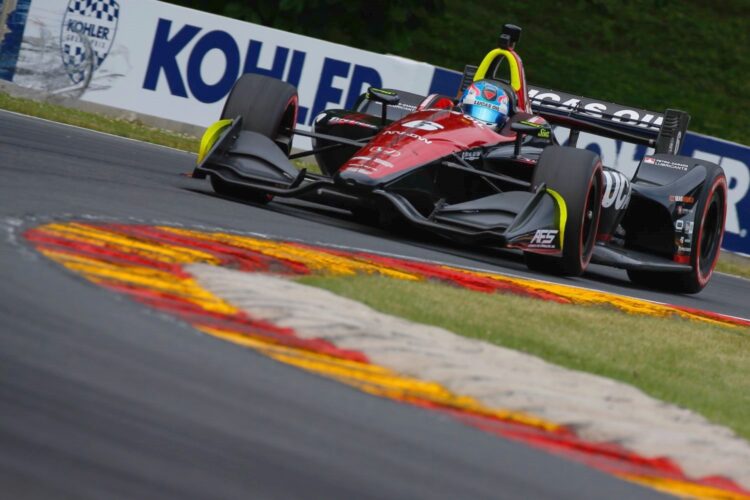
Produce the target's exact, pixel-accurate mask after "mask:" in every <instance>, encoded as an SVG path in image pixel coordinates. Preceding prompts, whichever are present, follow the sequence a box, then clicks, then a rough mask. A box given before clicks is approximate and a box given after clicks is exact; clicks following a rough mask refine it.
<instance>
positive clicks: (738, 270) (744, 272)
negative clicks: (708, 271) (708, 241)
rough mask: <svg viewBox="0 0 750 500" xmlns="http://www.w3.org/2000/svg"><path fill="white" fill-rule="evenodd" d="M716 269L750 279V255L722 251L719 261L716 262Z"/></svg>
mask: <svg viewBox="0 0 750 500" xmlns="http://www.w3.org/2000/svg"><path fill="white" fill-rule="evenodd" d="M716 270H717V271H719V272H721V273H726V274H734V275H735V276H742V277H743V278H748V279H750V257H743V256H742V255H736V254H733V253H729V252H722V253H721V255H720V256H719V262H717V263H716Z"/></svg>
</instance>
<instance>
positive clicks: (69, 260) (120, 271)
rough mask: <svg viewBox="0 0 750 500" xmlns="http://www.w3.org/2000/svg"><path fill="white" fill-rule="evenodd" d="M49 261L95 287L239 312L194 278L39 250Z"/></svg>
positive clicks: (228, 311)
mask: <svg viewBox="0 0 750 500" xmlns="http://www.w3.org/2000/svg"><path fill="white" fill-rule="evenodd" d="M40 252H41V253H42V254H44V255H45V256H47V257H49V258H50V259H52V260H54V261H56V262H58V263H59V264H61V265H63V266H64V267H65V268H67V269H70V270H71V271H74V272H76V273H78V274H81V275H83V276H84V277H85V278H87V279H88V280H90V281H93V282H95V283H99V284H102V283H112V284H126V285H131V286H136V287H141V288H144V289H147V290H151V291H156V292H164V293H169V294H171V295H176V296H178V297H180V298H181V299H183V300H187V301H188V302H190V303H191V304H194V305H196V306H199V307H202V308H203V309H205V310H207V311H211V312H215V313H220V314H236V313H237V312H238V309H237V308H235V307H234V306H232V305H231V304H229V303H228V302H226V301H225V300H223V299H220V298H218V297H216V296H215V295H214V294H212V293H211V292H209V291H208V290H206V289H205V288H203V287H201V286H200V285H199V284H198V282H197V281H195V280H194V279H193V278H179V277H177V276H175V275H174V274H171V273H167V272H163V271H158V270H156V269H154V268H152V267H145V266H132V265H118V264H109V263H106V262H104V261H100V260H95V259H91V258H87V257H81V256H74V255H71V254H67V253H62V252H55V251H52V250H46V249H40Z"/></svg>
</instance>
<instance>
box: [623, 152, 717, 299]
mask: <svg viewBox="0 0 750 500" xmlns="http://www.w3.org/2000/svg"><path fill="white" fill-rule="evenodd" d="M706 168H708V169H709V170H708V173H707V175H706V182H705V184H704V187H703V189H702V190H701V194H700V198H699V199H698V202H697V203H696V205H695V208H694V210H695V214H696V219H695V224H694V228H695V229H694V233H693V237H694V240H693V247H692V251H691V252H690V266H691V267H692V269H691V271H690V272H688V273H665V272H649V271H637V270H628V277H629V278H630V280H631V281H632V282H633V283H636V284H638V285H641V286H645V287H648V288H656V289H660V290H666V291H670V292H675V293H698V292H700V291H701V290H703V288H705V286H706V285H707V284H708V281H709V280H710V279H711V275H712V274H713V271H714V267H716V261H717V260H718V259H719V253H720V251H721V240H722V239H723V237H724V223H725V221H726V211H727V179H726V176H725V175H724V171H723V170H722V169H721V168H720V167H718V166H716V165H712V166H711V168H709V167H708V166H707V167H706Z"/></svg>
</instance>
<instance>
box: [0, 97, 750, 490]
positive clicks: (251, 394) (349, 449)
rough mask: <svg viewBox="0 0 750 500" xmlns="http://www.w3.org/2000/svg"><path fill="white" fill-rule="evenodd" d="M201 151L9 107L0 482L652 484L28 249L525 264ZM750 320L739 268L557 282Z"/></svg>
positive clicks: (45, 485) (0, 128) (1, 274)
mask: <svg viewBox="0 0 750 500" xmlns="http://www.w3.org/2000/svg"><path fill="white" fill-rule="evenodd" d="M193 162H194V156H193V155H190V154H187V153H183V152H178V151H174V150H170V149H167V148H162V147H158V146H153V145H148V144H144V143H139V142H135V141H129V140H125V139H121V138H117V137H111V136H107V135H103V134H98V133H94V132H90V131H86V130H82V129H76V128H73V127H67V126H63V125H59V124H54V123H49V122H45V121H41V120H37V119H33V118H28V117H22V116H18V115H14V114H10V113H6V112H3V111H0V230H1V231H2V234H0V238H1V240H0V241H1V243H0V492H2V494H1V495H0V496H2V497H4V498H18V499H20V498H182V499H185V498H285V499H287V498H429V499H438V498H452V499H455V498H526V499H541V498H571V499H572V498H575V499H579V498H661V495H659V494H657V493H656V492H654V491H651V490H647V489H643V488H641V487H639V486H636V485H633V484H630V483H626V482H623V481H620V480H618V479H615V478H613V477H610V476H608V475H605V474H602V473H600V472H597V471H595V470H593V469H589V468H586V467H584V466H582V465H579V464H576V463H573V462H569V461H566V460H563V459H560V458H557V457H554V456H551V455H548V454H545V453H543V452H540V451H536V450H533V449H530V448H527V447H525V446H523V445H520V444H517V443H513V442H510V441H506V440H504V439H502V438H498V437H495V436H489V435H487V434H484V433H482V432H481V431H478V430H475V429H472V428H469V427H466V426H464V425H462V424H460V423H458V422H456V421H454V420H452V419H450V418H447V417H445V416H441V415H439V414H436V413H433V412H429V411H424V410H420V409H417V408H413V407H410V406H407V405H403V404H399V403H396V402H393V401H389V400H384V399H379V398H376V397H372V396H368V395H366V394H363V393H360V392H357V391H355V390H353V389H350V388H348V387H346V386H343V385H341V384H338V383H335V382H332V381H330V380H326V379H322V378H319V377H316V376H314V375H310V374H308V373H305V372H302V371H299V370H297V369H294V368H292V367H289V366H286V365H282V364H279V363H276V362H274V361H272V360H269V359H267V358H265V357H263V356H261V355H259V354H257V353H255V352H253V351H250V350H248V349H244V348H241V347H239V346H237V345H234V344H230V343H226V342H223V341H221V340H218V339H216V338H212V337H209V336H206V335H202V334H200V333H198V332H196V331H194V330H192V329H191V328H190V327H188V326H186V325H185V324H182V323H180V322H177V321H174V320H170V319H168V318H165V317H163V316H161V315H159V314H156V313H154V312H152V311H151V310H150V309H148V308H147V307H145V306H142V305H139V304H137V303H134V302H132V301H130V300H128V299H126V298H124V297H122V296H118V295H116V294H114V293H110V292H106V291H103V290H101V289H98V288H97V287H95V286H94V285H92V284H90V283H88V282H86V281H84V280H83V279H81V278H79V277H76V276H74V275H73V274H71V273H69V272H67V271H65V270H63V269H62V268H61V267H59V266H58V265H57V264H55V263H53V262H51V261H49V260H47V259H45V258H44V257H43V256H41V255H39V254H36V253H35V251H34V250H33V249H32V248H30V247H29V245H27V244H26V243H25V242H24V241H23V240H22V238H20V236H19V235H20V231H21V229H23V228H25V227H33V226H34V225H35V224H38V223H41V222H46V221H50V220H57V219H65V220H68V219H82V218H94V219H96V220H106V221H118V222H129V223H138V222H143V223H150V224H185V225H187V226H189V227H193V228H206V229H215V228H223V229H233V230H238V231H247V232H255V233H262V234H265V235H270V236H276V237H280V238H292V239H299V240H303V241H307V242H315V243H324V244H335V245H345V246H349V247H356V248H362V249H367V250H370V251H376V252H388V253H391V254H398V255H402V256H407V257H415V258H420V259H429V260H436V261H440V262H447V263H452V264H457V265H467V266H473V267H479V268H483V269H490V270H499V271H506V272H511V273H514V274H518V275H533V274H532V273H528V272H527V271H526V270H525V269H524V267H523V264H522V263H521V262H520V260H519V259H518V257H516V256H514V255H508V254H505V255H500V254H498V253H497V252H491V251H481V252H477V251H471V250H468V249H465V248H461V247H454V246H449V245H444V244H441V243H439V242H436V241H435V240H434V239H430V238H425V237H422V236H417V237H407V236H404V235H396V236H394V235H392V234H389V233H387V232H384V231H381V230H379V229H376V228H371V227H367V226H362V225H358V224H356V223H355V222H353V221H352V220H351V218H350V217H348V216H347V215H345V214H343V213H334V212H331V211H320V210H318V211H313V212H310V211H309V210H302V209H301V208H299V207H298V206H290V205H287V204H281V203H272V204H271V205H270V206H269V207H266V208H260V207H256V206H253V205H251V204H245V203H240V202H237V201H235V200H226V199H222V198H219V197H216V196H213V195H212V194H211V189H210V187H209V186H208V184H207V182H199V181H195V180H191V179H188V178H185V177H181V176H180V175H179V174H180V173H183V172H186V171H189V170H190V168H191V166H192V164H193ZM563 281H565V282H572V283H577V284H580V285H582V286H586V287H591V288H599V289H606V290H612V291H616V292H621V293H626V294H629V295H638V296H642V297H646V298H650V299H654V300H658V301H662V302H672V303H678V304H683V305H689V306H692V307H700V308H704V309H710V310H713V311H716V312H722V313H726V314H732V315H736V316H743V317H747V316H750V312H749V311H748V304H747V299H746V298H747V297H748V292H750V281H744V280H740V279H734V278H731V277H727V276H715V277H714V279H713V281H712V283H711V284H710V285H709V287H708V288H707V289H706V290H705V291H704V292H703V293H702V294H700V295H699V296H697V297H687V296H684V297H683V296H667V295H661V294H658V293H653V292H647V291H644V290H640V289H637V288H633V287H631V286H630V285H629V284H628V283H627V281H625V278H624V274H623V273H619V272H617V271H612V270H606V269H598V268H597V269H596V270H594V271H593V272H592V273H589V274H587V275H586V276H584V277H583V278H580V279H574V280H563Z"/></svg>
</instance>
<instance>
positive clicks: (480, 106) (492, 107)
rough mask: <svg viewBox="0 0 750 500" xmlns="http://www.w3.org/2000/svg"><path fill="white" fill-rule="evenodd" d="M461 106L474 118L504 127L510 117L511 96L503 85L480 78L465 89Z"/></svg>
mask: <svg viewBox="0 0 750 500" xmlns="http://www.w3.org/2000/svg"><path fill="white" fill-rule="evenodd" d="M460 106H461V109H462V110H463V112H464V113H466V114H467V115H469V116H471V117H472V118H476V119H477V120H481V121H483V122H485V123H488V124H490V125H496V126H498V127H502V126H503V125H505V121H506V120H507V119H508V111H509V108H510V98H509V97H508V94H506V93H505V90H503V89H502V88H501V87H498V86H497V85H495V84H493V83H491V82H488V81H485V80H480V81H478V82H474V83H472V84H471V85H469V87H468V88H467V89H466V90H465V91H464V95H463V96H461V103H460Z"/></svg>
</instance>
